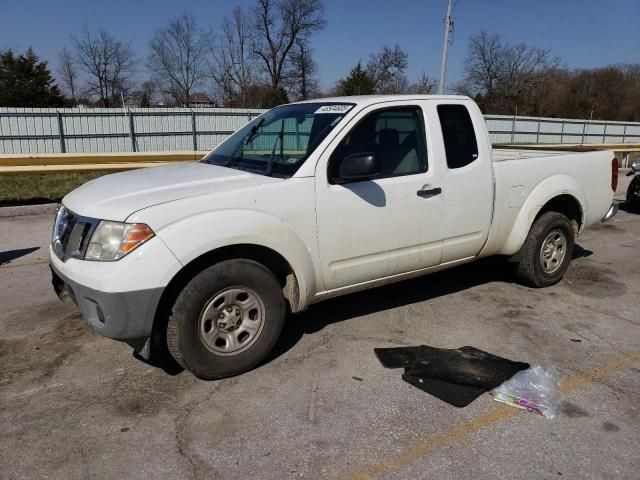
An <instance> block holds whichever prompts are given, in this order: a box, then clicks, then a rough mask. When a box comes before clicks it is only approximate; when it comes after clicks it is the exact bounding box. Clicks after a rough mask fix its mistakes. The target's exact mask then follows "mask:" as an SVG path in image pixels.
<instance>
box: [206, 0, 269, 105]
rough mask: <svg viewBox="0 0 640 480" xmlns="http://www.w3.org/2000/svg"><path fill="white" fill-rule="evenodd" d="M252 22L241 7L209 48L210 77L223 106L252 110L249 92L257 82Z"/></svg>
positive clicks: (228, 19)
mask: <svg viewBox="0 0 640 480" xmlns="http://www.w3.org/2000/svg"><path fill="white" fill-rule="evenodd" d="M254 42H255V38H254V34H253V25H252V20H251V18H249V16H248V15H247V14H246V13H245V11H244V10H243V9H242V8H241V7H236V8H235V9H234V10H233V12H232V14H231V17H230V18H225V19H224V21H223V22H222V28H221V32H220V35H219V36H218V38H217V40H216V41H215V42H214V44H213V48H212V51H213V55H212V57H213V65H212V68H211V76H212V77H213V80H214V82H215V83H216V86H217V90H218V91H219V93H218V95H219V96H221V97H222V98H221V100H222V102H223V103H224V104H225V105H231V106H236V107H250V106H254V105H252V104H251V102H250V101H249V95H248V92H249V89H250V87H251V86H252V85H253V84H254V82H255V81H256V80H257V77H258V73H257V62H258V57H257V56H256V54H255V53H254Z"/></svg>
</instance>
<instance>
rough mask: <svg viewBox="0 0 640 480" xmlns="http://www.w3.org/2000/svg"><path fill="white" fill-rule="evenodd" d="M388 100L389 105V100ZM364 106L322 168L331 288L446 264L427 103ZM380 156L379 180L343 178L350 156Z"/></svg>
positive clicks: (319, 179)
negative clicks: (425, 109) (343, 165)
mask: <svg viewBox="0 0 640 480" xmlns="http://www.w3.org/2000/svg"><path fill="white" fill-rule="evenodd" d="M382 105H384V106H382ZM382 105H377V106H372V107H369V108H367V109H365V110H364V111H363V112H361V113H360V114H359V115H358V116H357V117H356V118H355V119H354V120H353V121H352V122H351V125H352V126H351V128H346V129H345V131H343V132H341V134H340V135H338V136H337V137H336V139H334V141H333V142H332V144H331V145H330V147H329V148H328V149H327V150H325V152H324V153H323V155H322V156H321V158H320V160H319V162H318V164H317V167H316V216H317V227H318V243H319V252H320V261H321V264H322V274H323V279H324V282H325V288H326V289H327V290H333V289H339V288H342V287H347V286H351V285H356V284H359V283H364V282H368V281H372V280H376V279H380V278H384V277H389V276H393V275H398V274H402V273H406V272H410V271H414V270H419V269H423V268H427V267H432V266H436V265H439V264H440V261H441V256H442V245H441V231H440V226H441V216H442V195H440V193H441V190H439V188H440V178H439V176H438V174H437V172H436V169H434V168H433V166H432V165H430V163H429V158H428V157H429V155H428V151H429V142H428V138H427V135H426V132H425V117H424V113H423V108H422V107H423V105H422V104H421V102H416V103H415V104H414V103H412V104H407V103H406V102H385V103H384V104H382ZM361 153H367V154H374V155H375V156H376V158H377V160H378V161H379V163H380V172H379V174H378V175H377V176H375V177H373V178H367V179H361V180H357V181H355V180H354V181H347V180H344V179H341V178H340V165H341V162H342V160H343V159H344V158H345V157H346V156H350V155H356V154H361Z"/></svg>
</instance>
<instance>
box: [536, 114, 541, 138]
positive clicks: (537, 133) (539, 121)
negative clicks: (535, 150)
mask: <svg viewBox="0 0 640 480" xmlns="http://www.w3.org/2000/svg"><path fill="white" fill-rule="evenodd" d="M541 123H542V119H541V118H539V119H538V130H537V131H536V143H540V124H541Z"/></svg>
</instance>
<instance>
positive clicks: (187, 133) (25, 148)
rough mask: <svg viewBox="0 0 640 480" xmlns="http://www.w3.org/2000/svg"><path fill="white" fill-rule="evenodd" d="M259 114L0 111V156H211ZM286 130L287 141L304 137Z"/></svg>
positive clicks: (499, 137) (545, 138)
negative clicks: (194, 152)
mask: <svg viewBox="0 0 640 480" xmlns="http://www.w3.org/2000/svg"><path fill="white" fill-rule="evenodd" d="M262 112H263V110H257V109H251V110H246V109H220V108H215V109H214V108H202V109H193V110H191V109H184V108H172V109H157V108H135V109H119V108H84V109H83V108H75V109H59V110H58V109H46V108H45V109H23V108H0V154H31V153H34V154H35V153H103V152H132V151H133V152H152V151H188V150H210V149H212V148H213V147H215V146H216V145H218V144H219V143H220V142H222V141H223V140H224V139H225V138H227V136H229V135H230V134H231V133H233V132H234V131H236V130H237V129H238V128H240V127H241V126H242V125H244V124H245V123H246V122H248V121H250V120H251V119H253V118H255V117H256V116H257V115H259V114H260V113H262ZM485 119H486V121H487V127H488V129H489V133H490V136H491V141H492V142H493V143H568V144H576V143H640V123H626V122H604V121H588V120H571V119H555V118H537V117H510V116H502V115H487V116H485ZM289 130H290V129H289V128H287V132H286V135H287V137H288V138H290V139H291V140H290V141H298V139H299V138H300V135H303V136H304V135H305V134H308V132H306V131H305V130H304V128H303V129H302V130H300V129H298V130H295V131H294V130H291V131H289Z"/></svg>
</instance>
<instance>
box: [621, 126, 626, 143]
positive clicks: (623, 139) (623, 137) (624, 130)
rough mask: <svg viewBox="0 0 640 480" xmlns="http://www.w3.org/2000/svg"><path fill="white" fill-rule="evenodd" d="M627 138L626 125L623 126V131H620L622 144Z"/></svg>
mask: <svg viewBox="0 0 640 480" xmlns="http://www.w3.org/2000/svg"><path fill="white" fill-rule="evenodd" d="M626 138H627V124H626V123H625V124H624V129H623V130H622V143H624V142H625V141H626Z"/></svg>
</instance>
